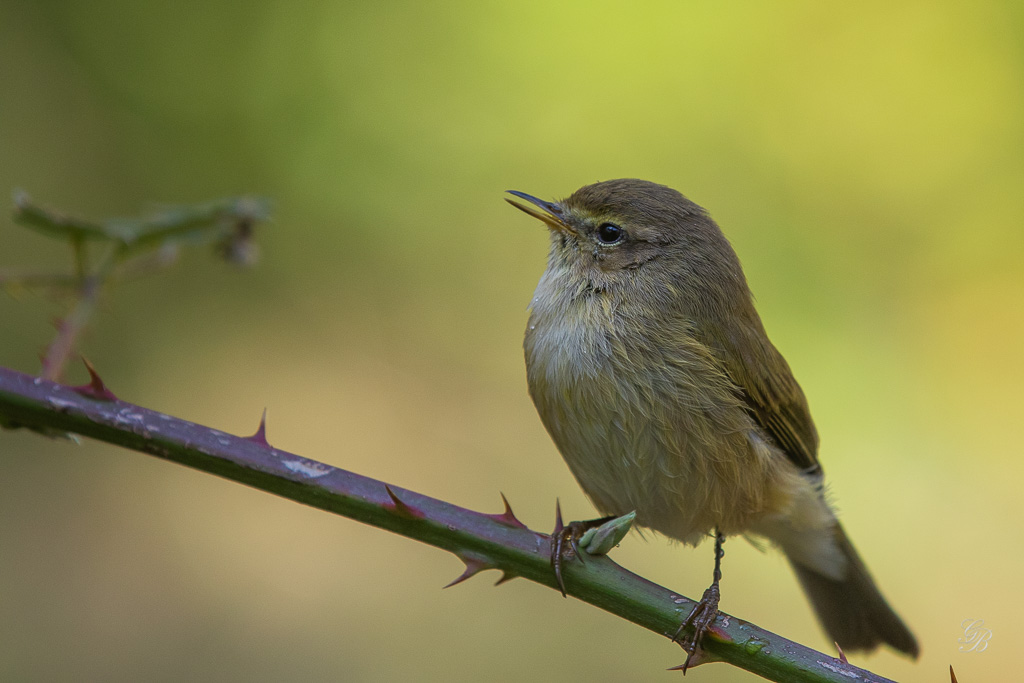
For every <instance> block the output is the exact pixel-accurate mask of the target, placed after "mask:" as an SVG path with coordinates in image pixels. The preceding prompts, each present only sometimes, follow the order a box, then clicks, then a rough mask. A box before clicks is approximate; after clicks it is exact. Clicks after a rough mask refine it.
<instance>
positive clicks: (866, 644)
mask: <svg viewBox="0 0 1024 683" xmlns="http://www.w3.org/2000/svg"><path fill="white" fill-rule="evenodd" d="M833 534H834V540H835V545H836V548H837V549H838V551H839V552H840V553H841V554H842V555H843V557H844V559H845V563H843V564H845V571H844V572H843V576H842V578H840V579H835V578H832V577H830V576H826V575H825V574H823V573H821V572H819V571H815V570H814V569H812V568H811V567H809V566H807V565H806V564H802V563H800V562H799V561H798V559H795V558H794V556H793V555H791V554H789V553H787V559H789V563H790V564H791V565H792V567H793V570H794V571H795V572H796V576H797V578H798V579H799V580H800V585H801V586H802V587H803V589H804V593H806V594H807V597H808V599H809V600H810V601H811V605H813V606H814V611H815V612H816V613H817V615H818V619H819V620H820V621H821V624H822V626H824V627H825V631H826V632H827V633H828V635H829V637H830V638H832V640H834V641H835V642H837V643H839V646H840V647H842V648H843V650H845V651H854V650H873V649H874V648H876V647H877V646H878V645H880V644H882V643H886V644H888V645H891V646H892V647H894V648H896V649H897V650H899V651H900V652H905V653H906V654H908V655H911V656H913V657H915V658H916V657H917V655H918V652H919V650H918V646H917V640H915V639H914V635H913V634H912V633H911V632H910V629H908V628H907V627H906V625H904V623H903V621H902V620H901V619H900V618H899V616H898V615H897V614H896V612H894V611H893V609H892V608H891V607H889V603H887V602H886V601H885V598H884V597H882V594H881V592H880V591H879V590H878V587H877V586H876V585H875V582H874V580H873V579H872V578H871V574H869V573H868V569H867V567H865V566H864V562H862V561H861V559H860V556H859V555H858V554H857V551H856V550H855V549H854V547H853V544H852V543H850V539H849V538H847V537H846V533H845V532H844V531H843V528H842V527H841V526H840V525H839V523H838V522H837V523H836V525H835V530H834V532H833ZM783 550H785V548H783Z"/></svg>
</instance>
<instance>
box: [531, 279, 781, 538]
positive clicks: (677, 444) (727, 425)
mask: <svg viewBox="0 0 1024 683" xmlns="http://www.w3.org/2000/svg"><path fill="white" fill-rule="evenodd" d="M544 284H545V283H544V280H542V281H541V286H540V287H538V292H537V296H536V297H535V299H534V301H533V304H532V305H531V314H530V320H529V323H528V326H527V331H526V337H525V341H524V350H525V355H526V366H527V379H528V383H529V390H530V395H531V397H532V398H533V401H534V404H535V405H536V407H537V411H538V413H539V414H540V417H541V420H542V421H543V423H544V425H545V427H546V428H547V430H548V432H549V434H550V435H551V437H552V440H553V441H554V442H555V445H556V446H557V447H558V449H559V451H560V452H561V454H562V456H563V457H564V459H565V461H566V463H567V464H568V465H569V468H570V469H571V470H572V472H573V474H574V476H575V477H576V479H577V480H578V481H579V483H580V485H581V487H582V488H583V490H584V492H585V493H586V494H587V495H588V497H589V498H590V499H591V500H592V501H593V502H594V504H595V505H596V506H597V508H598V509H599V510H600V511H601V512H602V513H604V514H625V513H627V512H629V511H633V510H635V511H636V513H637V523H638V524H640V525H641V526H646V527H649V528H652V529H654V530H656V531H659V532H661V533H664V534H666V535H668V536H670V537H673V538H676V539H679V540H682V541H687V542H694V543H695V542H698V541H699V540H700V538H701V537H702V535H703V534H704V533H706V532H707V531H709V530H711V529H712V528H715V527H716V526H717V527H719V528H723V531H725V532H726V533H738V532H740V531H743V530H744V529H746V528H747V527H748V526H749V523H750V520H751V519H753V518H755V517H757V516H758V515H761V514H762V513H764V512H766V511H768V510H769V509H770V508H773V507H777V506H778V505H781V504H784V502H780V501H776V500H772V498H773V496H772V491H771V487H770V486H769V480H770V478H771V477H770V473H769V470H771V469H772V468H774V467H776V464H777V463H776V462H775V461H777V460H778V455H777V454H773V453H772V452H771V448H770V446H769V445H768V444H766V443H765V442H764V440H763V439H761V438H760V437H759V436H757V434H756V430H757V427H756V426H755V425H754V424H753V423H752V422H751V420H750V418H749V416H748V415H747V413H746V411H745V410H744V409H743V407H742V405H741V403H740V401H739V399H738V398H737V395H736V391H735V387H734V386H733V385H732V383H731V382H730V381H729V379H728V377H727V376H725V374H724V373H723V372H722V370H721V368H720V367H719V366H718V364H717V362H716V360H715V358H714V356H713V354H712V353H711V352H710V351H709V350H708V349H707V348H706V347H704V346H703V345H702V344H700V343H699V342H698V341H697V339H696V338H695V337H694V336H693V335H692V334H690V333H689V332H688V323H687V321H685V320H678V321H662V323H663V324H658V325H652V324H651V323H650V322H649V321H643V320H638V319H635V318H634V317H631V316H629V315H628V312H624V311H623V310H622V307H621V306H616V305H615V304H614V303H613V302H612V300H611V299H610V298H609V297H608V296H607V295H605V294H602V293H601V292H589V293H586V294H584V295H582V296H575V297H569V296H563V295H561V294H557V295H551V293H550V292H546V291H544V290H545V288H544ZM752 437H753V438H752Z"/></svg>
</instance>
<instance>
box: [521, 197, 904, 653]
mask: <svg viewBox="0 0 1024 683" xmlns="http://www.w3.org/2000/svg"><path fill="white" fill-rule="evenodd" d="M513 194H515V195H517V196H519V197H521V198H523V199H526V200H527V201H529V202H530V203H531V204H532V205H534V206H536V207H538V208H539V209H540V210H539V211H538V210H537V209H534V208H533V206H526V205H522V204H517V203H516V204H515V205H516V206H517V207H518V208H520V209H523V210H524V211H526V212H527V213H529V214H531V215H533V216H534V217H536V218H539V219H541V220H543V221H544V222H545V223H547V224H548V226H549V227H550V228H551V248H550V253H549V256H548V265H547V269H546V270H545V272H544V274H543V276H542V277H541V279H540V283H539V284H538V286H537V290H536V293H535V295H534V298H533V301H532V303H531V306H530V320H529V324H528V326H527V331H526V338H525V342H524V348H525V352H526V365H527V378H528V383H529V388H530V395H531V397H532V398H533V400H534V403H535V404H536V406H537V411H538V413H539V414H540V416H541V419H542V421H543V422H544V425H545V427H546V428H547V430H548V432H549V433H550V434H551V437H552V439H553V440H554V442H555V444H556V445H557V447H558V449H559V451H561V453H562V455H563V457H564V458H565V460H566V462H567V463H568V465H569V467H570V469H571V470H572V472H573V474H574V475H575V477H576V479H577V480H578V481H579V483H580V485H581V486H582V488H583V490H584V491H585V492H586V494H587V495H588V496H589V497H590V499H591V500H592V501H593V502H594V504H595V505H596V506H597V508H598V509H599V510H600V511H601V512H602V513H603V514H606V515H621V514H625V513H627V512H630V511H633V510H635V511H636V515H637V516H636V523H637V524H639V525H641V526H645V527H648V528H650V529H653V530H655V531H658V532H661V533H663V534H665V535H666V536H669V537H671V538H674V539H678V540H680V541H683V542H686V543H692V544H696V543H698V542H699V541H700V540H701V539H702V538H703V537H704V536H706V535H707V534H708V532H710V531H711V530H713V529H716V528H717V529H719V530H721V531H722V532H723V533H725V534H756V535H761V536H764V537H766V538H768V539H770V540H771V541H772V542H773V543H774V544H776V545H777V546H779V547H780V548H781V549H782V551H783V552H784V553H785V554H786V556H787V558H788V559H789V561H790V563H791V564H792V565H793V567H794V570H795V571H796V573H797V576H798V578H799V579H800V583H801V585H802V586H803V588H804V590H805V591H806V592H807V594H808V596H809V598H810V599H811V602H812V603H813V605H814V606H815V610H816V611H817V613H818V615H819V618H820V619H821V621H822V623H823V624H824V626H825V628H826V630H827V631H828V633H829V635H830V637H832V638H833V639H834V640H836V641H837V642H838V643H839V644H840V645H841V646H842V647H843V648H844V649H847V650H857V649H870V648H873V647H875V646H877V645H878V644H879V643H882V642H885V643H888V644H889V645H891V646H893V647H894V648H896V649H898V650H901V651H903V652H907V653H909V654H912V655H915V656H916V654H917V651H918V648H917V643H916V642H915V640H914V637H913V636H912V635H911V633H910V632H909V631H908V630H907V628H906V627H905V626H904V625H903V623H902V622H901V621H900V619H899V617H898V616H896V614H895V613H894V612H893V611H892V609H891V608H889V606H888V605H887V604H886V602H885V599H884V598H883V597H882V596H881V594H880V593H879V591H878V589H877V588H876V587H875V584H874V582H873V581H872V579H871V577H870V575H869V574H868V573H867V570H866V568H865V567H864V564H863V562H862V561H861V560H860V558H859V557H858V556H857V553H856V551H855V550H854V549H853V546H852V545H851V544H850V542H849V540H848V539H847V538H846V535H845V534H844V533H843V531H842V528H841V527H840V526H839V523H838V521H837V520H836V517H835V514H834V513H833V511H832V510H831V508H830V507H829V505H828V503H827V502H826V500H825V497H824V495H823V488H822V487H823V484H822V471H821V467H820V465H819V463H818V456H817V451H818V435H817V432H816V430H815V428H814V423H813V422H812V420H811V416H810V412H809V410H808V407H807V400H806V399H805V397H804V394H803V392H802V391H801V389H800V386H799V385H798V384H797V382H796V380H795V379H794V378H793V374H792V372H791V371H790V369H789V366H788V365H787V363H786V361H785V359H783V357H782V355H781V354H780V353H779V352H778V351H777V350H776V349H775V347H774V346H773V345H772V343H771V342H770V341H769V340H768V336H767V335H766V333H765V331H764V327H763V326H762V324H761V320H760V318H759V316H758V314H757V312H756V310H755V309H754V304H753V300H752V298H751V295H750V290H749V289H748V287H747V283H746V279H745V277H744V275H743V271H742V269H741V267H740V263H739V260H738V259H737V257H736V254H735V253H734V252H733V250H732V247H731V246H730V245H729V242H728V241H727V240H726V238H725V236H724V235H723V234H722V232H721V230H719V228H718V226H717V225H716V224H715V222H714V221H713V220H711V218H710V217H709V216H708V214H707V212H706V211H704V209H702V208H701V207H699V206H698V205H696V204H694V203H693V202H691V201H689V200H688V199H686V198H685V197H683V196H682V195H681V194H679V193H678V192H676V191H675V190H672V189H670V188H668V187H665V186H663V185H657V184H655V183H650V182H646V181H642V180H633V179H623V180H611V181H607V182H602V183H596V184H594V185H588V186H586V187H583V188H581V189H579V190H577V191H576V192H575V193H573V194H572V195H571V196H570V197H569V198H567V199H565V200H564V201H561V202H544V201H542V200H539V199H536V198H534V197H531V196H529V195H525V194H522V193H518V192H515V193H513ZM513 203H514V202H513Z"/></svg>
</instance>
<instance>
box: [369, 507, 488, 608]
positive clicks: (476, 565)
mask: <svg viewBox="0 0 1024 683" xmlns="http://www.w3.org/2000/svg"><path fill="white" fill-rule="evenodd" d="M390 490H391V489H388V491H390ZM456 557H458V558H459V559H460V560H462V561H463V562H464V563H465V565H466V570H465V571H464V572H462V573H461V574H459V575H458V576H456V577H455V580H454V581H452V582H451V583H449V584H448V585H446V586H443V587H442V590H443V589H444V588H451V587H452V586H454V585H455V584H457V583H462V582H463V581H465V580H466V579H468V578H470V577H473V576H475V575H477V574H479V573H480V572H482V571H483V570H485V569H491V568H492V567H491V565H490V564H488V563H487V562H486V561H484V560H481V559H480V558H478V557H474V556H472V555H467V556H465V557H463V556H462V555H456Z"/></svg>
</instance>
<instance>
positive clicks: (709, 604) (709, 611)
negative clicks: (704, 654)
mask: <svg viewBox="0 0 1024 683" xmlns="http://www.w3.org/2000/svg"><path fill="white" fill-rule="evenodd" d="M721 599H722V593H721V591H720V590H719V588H718V581H715V582H714V583H712V584H711V585H710V586H708V589H707V590H706V591H704V595H703V596H702V597H701V599H700V602H698V603H697V604H696V605H695V606H694V608H693V611H692V612H690V616H688V617H686V621H684V622H683V624H682V626H680V627H679V630H678V631H676V634H675V635H674V636H672V642H674V643H679V645H680V647H682V648H683V649H684V650H686V661H685V662H683V663H682V664H681V665H680V666H677V667H675V669H676V670H681V671H682V672H683V673H684V674H685V673H686V669H687V667H689V666H691V665H693V666H695V665H696V659H695V657H698V655H699V652H700V645H701V641H703V640H704V634H705V633H707V631H708V629H709V628H710V627H711V625H712V624H713V623H715V618H716V617H718V603H719V601H720V600H721ZM690 626H692V627H693V631H692V632H690V633H688V634H687V635H685V636H684V635H683V631H685V630H686V629H687V628H689V627H690ZM680 636H682V638H680Z"/></svg>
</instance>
